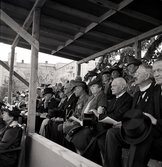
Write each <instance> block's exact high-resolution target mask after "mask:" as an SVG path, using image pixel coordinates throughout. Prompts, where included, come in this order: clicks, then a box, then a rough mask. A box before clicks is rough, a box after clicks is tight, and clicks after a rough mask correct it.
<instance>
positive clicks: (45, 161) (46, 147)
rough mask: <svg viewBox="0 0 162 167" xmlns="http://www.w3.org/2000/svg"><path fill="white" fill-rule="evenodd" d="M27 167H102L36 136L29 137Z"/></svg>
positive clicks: (34, 134)
mask: <svg viewBox="0 0 162 167" xmlns="http://www.w3.org/2000/svg"><path fill="white" fill-rule="evenodd" d="M26 150H27V151H26V167H51V166H54V167H101V166H100V165H98V164H95V163H93V162H92V161H89V160H88V159H86V158H84V157H82V156H80V155H78V154H76V153H74V152H72V151H70V150H68V149H66V148H64V147H62V146H60V145H58V144H56V143H54V142H52V141H50V140H48V139H46V138H44V137H42V136H40V135H38V134H36V133H31V134H29V136H28V137H27V149H26Z"/></svg>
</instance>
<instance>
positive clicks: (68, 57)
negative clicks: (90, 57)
mask: <svg viewBox="0 0 162 167" xmlns="http://www.w3.org/2000/svg"><path fill="white" fill-rule="evenodd" d="M55 56H58V57H63V58H66V59H71V60H75V61H78V60H80V58H77V57H76V56H74V57H73V56H69V55H67V54H62V53H60V52H57V53H56V54H55Z"/></svg>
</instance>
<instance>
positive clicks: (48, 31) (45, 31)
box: [40, 27, 74, 39]
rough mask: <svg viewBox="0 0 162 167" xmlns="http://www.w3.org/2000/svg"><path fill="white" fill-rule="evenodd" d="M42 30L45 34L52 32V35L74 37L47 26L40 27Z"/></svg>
mask: <svg viewBox="0 0 162 167" xmlns="http://www.w3.org/2000/svg"><path fill="white" fill-rule="evenodd" d="M40 28H41V29H40V32H42V33H45V34H50V35H54V36H58V37H60V36H61V37H62V38H66V39H73V38H74V37H73V35H70V34H67V33H64V32H61V31H57V30H53V29H50V28H47V27H40Z"/></svg>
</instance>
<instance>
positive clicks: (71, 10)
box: [46, 1, 99, 23]
mask: <svg viewBox="0 0 162 167" xmlns="http://www.w3.org/2000/svg"><path fill="white" fill-rule="evenodd" d="M46 6H47V7H49V8H51V9H54V10H56V11H61V12H64V13H66V14H69V15H73V16H76V17H79V18H83V19H85V20H89V21H92V22H96V23H98V22H99V18H98V17H97V16H94V15H91V14H89V13H85V12H82V11H80V10H77V9H74V8H70V7H68V6H64V5H62V4H59V3H56V2H50V1H48V3H47V4H46Z"/></svg>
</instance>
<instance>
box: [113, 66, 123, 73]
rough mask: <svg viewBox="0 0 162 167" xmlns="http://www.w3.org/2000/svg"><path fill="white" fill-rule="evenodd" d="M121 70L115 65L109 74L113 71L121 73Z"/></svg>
mask: <svg viewBox="0 0 162 167" xmlns="http://www.w3.org/2000/svg"><path fill="white" fill-rule="evenodd" d="M122 70H123V69H122V68H120V67H119V66H118V65H115V66H113V67H111V68H110V73H112V72H113V71H119V72H121V71H122Z"/></svg>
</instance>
